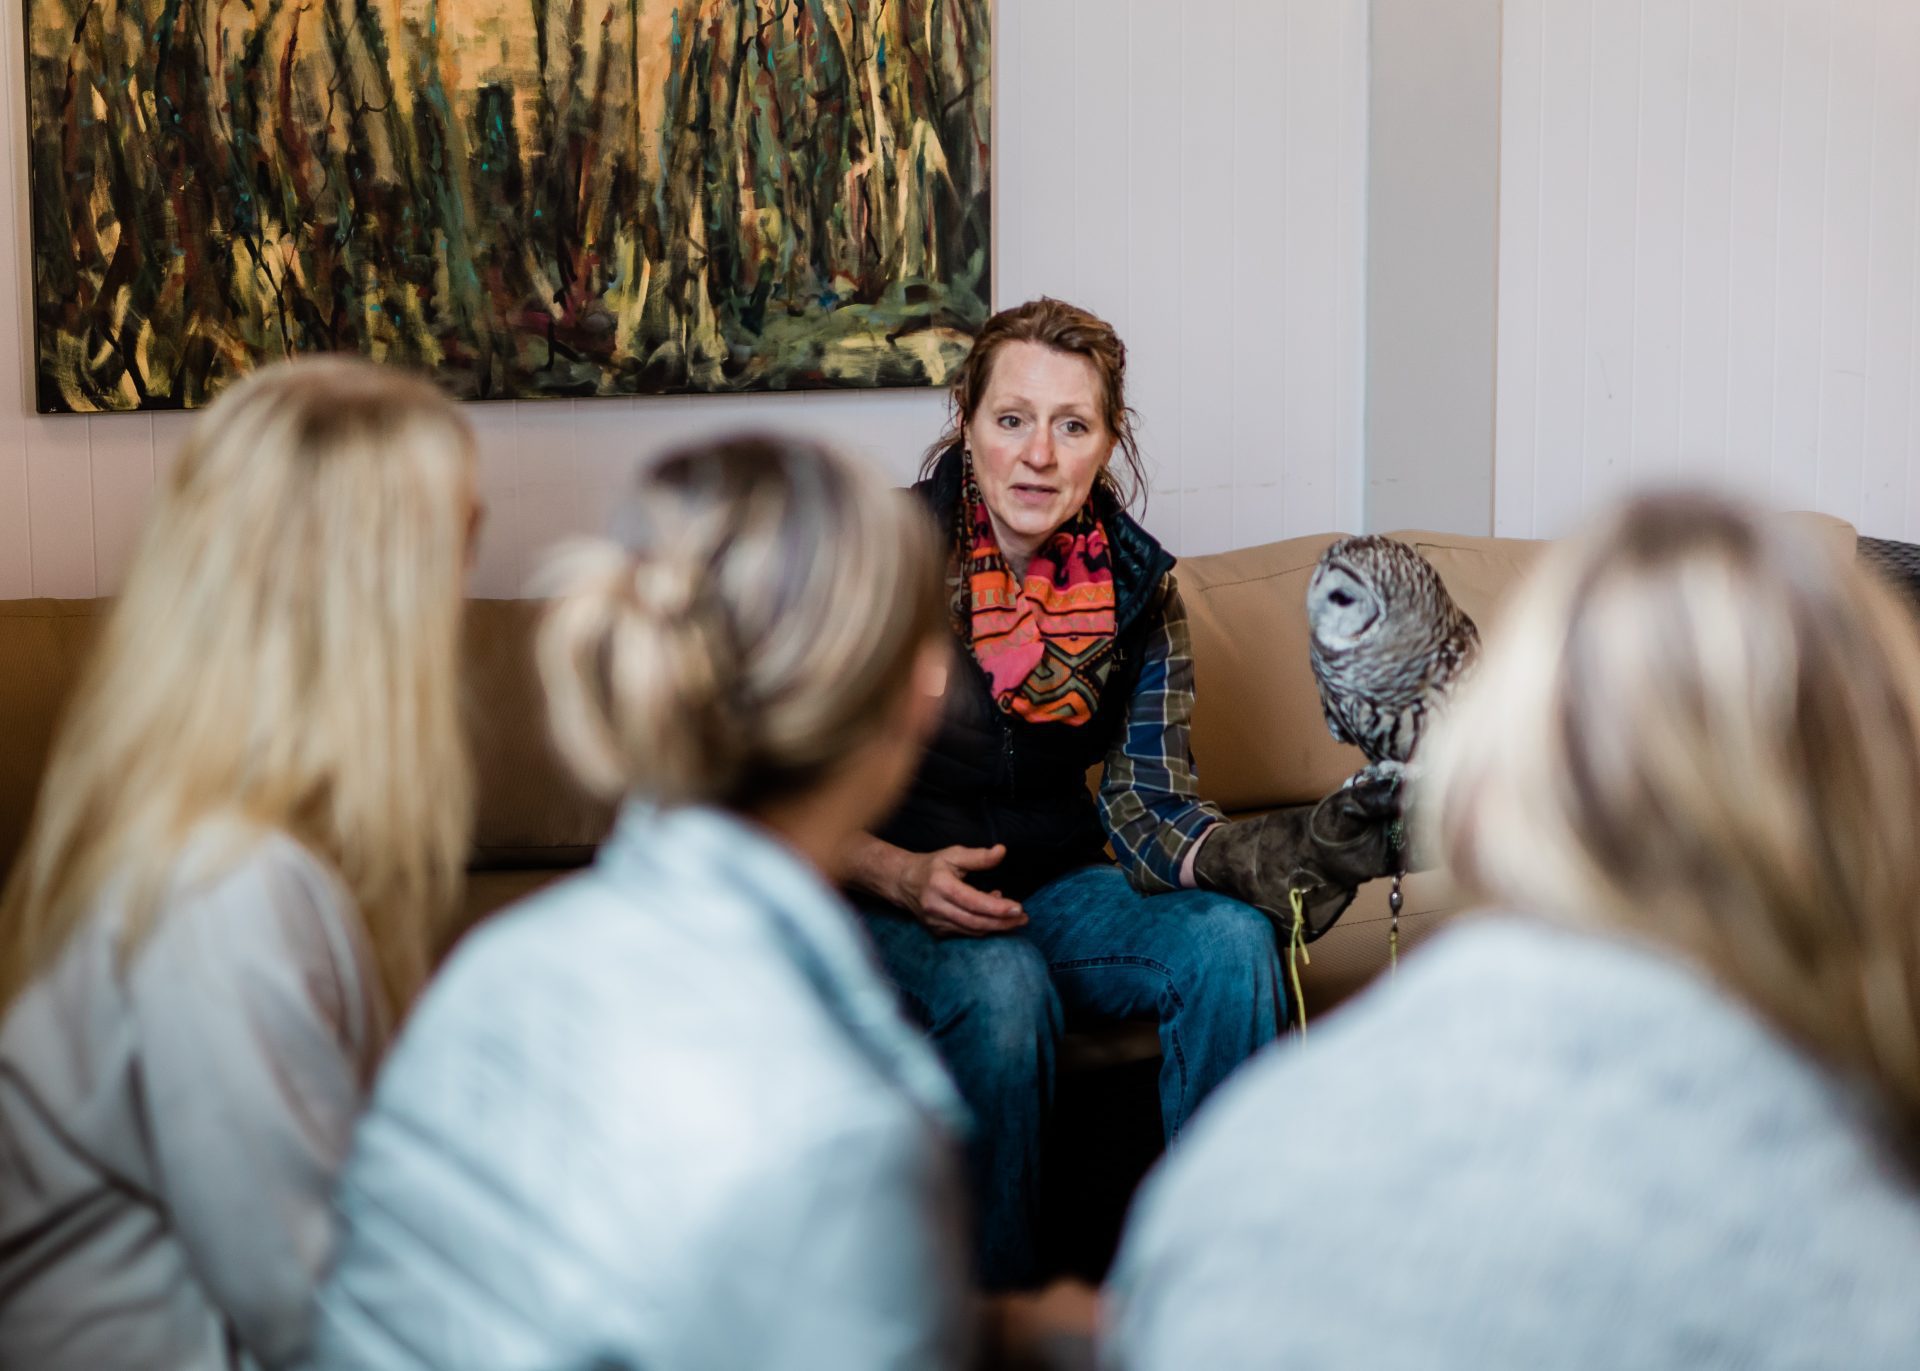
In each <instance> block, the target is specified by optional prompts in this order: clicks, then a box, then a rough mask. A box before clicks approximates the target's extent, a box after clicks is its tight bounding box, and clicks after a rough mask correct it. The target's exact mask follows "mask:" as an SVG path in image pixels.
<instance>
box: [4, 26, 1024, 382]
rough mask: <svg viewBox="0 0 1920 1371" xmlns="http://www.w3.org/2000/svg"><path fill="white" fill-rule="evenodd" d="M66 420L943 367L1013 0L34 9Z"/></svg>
mask: <svg viewBox="0 0 1920 1371" xmlns="http://www.w3.org/2000/svg"><path fill="white" fill-rule="evenodd" d="M27 28H28V34H27V37H28V42H27V60H28V65H29V69H30V70H29V73H28V78H29V87H28V93H29V113H30V122H31V137H32V149H31V157H32V214H33V240H34V241H33V287H34V297H35V330H36V337H35V340H34V342H35V357H36V376H37V393H38V403H39V407H40V409H41V410H42V411H59V410H75V411H96V410H123V409H173V408H183V407H192V406H197V405H201V404H204V403H206V402H207V401H208V400H210V399H211V398H212V397H213V395H215V394H216V393H217V392H218V391H219V390H220V388H221V387H222V386H224V385H225V384H227V383H228V382H229V381H231V380H232V379H233V378H235V377H236V376H238V375H240V374H242V373H244V372H245V371H247V370H248V369H249V368H251V367H254V366H256V365H259V364H261V363H263V362H266V361H271V360H274V359H277V358H280V357H284V356H289V355H292V354H295V353H303V352H338V351H352V352H359V353H363V354H365V355H368V356H371V357H374V358H378V359H385V360H391V361H396V362H402V363H406V364H409V365H413V366H417V367H422V368H425V369H426V370H427V371H428V372H430V373H431V374H432V375H434V376H435V377H436V378H437V379H438V380H439V381H440V382H441V383H442V384H443V385H444V386H445V387H446V388H447V389H448V390H450V391H451V392H452V393H453V394H455V395H458V396H461V397H463V398H468V399H524V398H530V397H542V396H591V395H612V394H638V393H663V392H689V391H693V392H701V391H740V390H781V389H792V388H800V387H821V386H891V385H928V384H940V383H942V382H943V381H945V380H946V379H947V376H948V374H949V372H950V371H951V370H952V368H953V367H954V366H955V364H956V363H957V362H958V361H959V360H960V359H961V358H962V357H964V355H965V353H966V349H967V346H968V344H969V341H970V337H971V334H972V331H973V330H974V329H976V328H977V327H978V326H979V324H980V323H981V322H982V321H983V320H984V319H985V317H986V312H987V301H988V298H989V290H988V287H989V276H988V269H989V263H988V250H989V238H990V218H989V206H988V196H987V187H988V128H989V124H990V105H989V79H988V74H989V56H990V54H989V43H990V31H991V25H990V16H989V0H28V6H27Z"/></svg>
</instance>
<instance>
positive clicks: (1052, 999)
mask: <svg viewBox="0 0 1920 1371" xmlns="http://www.w3.org/2000/svg"><path fill="white" fill-rule="evenodd" d="M952 946H953V948H954V953H955V955H956V957H957V959H958V960H959V962H960V963H961V967H962V970H963V976H962V978H961V983H960V985H959V986H958V987H956V989H957V990H958V992H959V994H958V996H957V997H956V998H957V999H958V1001H959V1002H958V1003H954V1004H950V1005H948V1006H946V1009H947V1011H948V1012H947V1013H946V1014H945V1015H943V1016H942V1017H943V1018H944V1019H945V1020H946V1023H944V1024H943V1025H942V1030H944V1034H945V1035H946V1036H949V1037H954V1036H958V1037H964V1038H966V1039H968V1040H970V1041H972V1042H974V1043H976V1044H979V1045H981V1046H982V1047H986V1048H988V1049H989V1050H991V1051H993V1052H994V1054H995V1055H996V1056H1000V1057H1006V1058H1017V1057H1020V1056H1025V1055H1028V1054H1045V1055H1048V1056H1050V1055H1051V1052H1052V1046H1053V1044H1054V1043H1055V1042H1056V1041H1057V1040H1058V1039H1059V1037H1060V1029H1061V1019H1062V1011H1061V1007H1060V995H1059V992H1058V991H1057V990H1055V989H1054V985H1053V977H1052V976H1051V975H1050V974H1049V973H1048V971H1047V960H1046V958H1045V957H1044V956H1042V955H1041V953H1040V949H1039V948H1037V947H1035V946H1034V945H1033V944H1032V943H1030V942H1028V941H1027V940H1026V939H1024V938H978V939H971V940H968V941H967V942H965V943H963V944H954V945H952ZM937 1031H938V1030H937Z"/></svg>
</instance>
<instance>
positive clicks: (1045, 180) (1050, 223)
mask: <svg viewBox="0 0 1920 1371" xmlns="http://www.w3.org/2000/svg"><path fill="white" fill-rule="evenodd" d="M19 2H20V0H14V8H13V10H12V13H13V16H14V21H15V22H13V23H10V24H6V25H4V26H0V27H4V28H5V35H4V38H0V94H3V95H4V100H3V101H0V133H4V134H5V136H6V138H7V156H8V162H7V184H6V187H5V195H6V197H7V198H6V204H7V206H8V208H9V209H10V210H11V212H12V215H13V220H12V222H13V223H14V225H15V232H14V233H13V234H12V235H11V236H10V237H9V236H8V235H4V234H0V293H3V294H4V298H0V322H4V323H7V324H8V325H9V327H10V328H11V334H10V336H5V337H0V377H5V378H8V379H7V380H6V381H4V382H0V597H17V596H24V595H28V594H51V595H91V594H95V593H106V592H110V591H112V590H114V589H115V588H117V586H118V585H119V582H120V578H121V576H122V574H123V573H124V570H125V563H126V557H127V555H128V553H129V552H130V550H131V547H132V542H133V537H134V533H135V530H136V529H137V527H138V524H139V521H140V519H141V517H142V516H143V515H144V513H145V511H146V509H147V507H148V506H149V504H150V503H151V500H152V492H153V488H154V485H155V482H156V480H159V479H164V478H165V475H166V471H167V468H168V465H169V463H170V461H171V459H172V455H173V453H174V452H175V450H176V449H177V447H178V445H179V443H180V441H181V439H182V438H183V437H184V435H185V431H186V428H187V426H188V424H189V423H190V422H191V419H190V417H189V416H185V415H180V414H174V413H164V414H154V415H132V416H123V415H109V416H95V417H90V418H81V417H75V416H55V417H47V418H42V417H39V416H35V415H34V414H32V412H31V410H32V406H31V400H30V396H29V392H28V385H29V381H28V379H27V357H26V353H25V349H26V347H27V346H28V338H29V331H30V328H31V307H30V297H29V295H28V283H27V281H26V277H25V273H26V270H27V263H26V261H25V245H26V243H27V241H28V239H27V223H28V217H27V204H26V172H25V166H26V160H25V157H26V154H25V133H24V129H23V127H22V125H21V121H22V120H23V118H24V115H25V93H24V91H23V90H22V89H21V82H20V79H19V73H20V71H21V70H22V69H23V62H22V54H21V43H22V39H21V30H22V28H23V25H22V24H21V23H20V22H19V10H18V4H19ZM996 8H997V14H996V24H997V31H996V65H997V72H996V89H995V102H996V116H995V117H996V130H995V136H996V141H995V146H994V150H993V154H994V161H995V201H994V217H995V221H996V224H995V231H996V257H995V287H996V300H997V303H999V304H1002V305H1005V304H1010V303H1015V302H1018V301H1020V300H1024V299H1028V298H1030V297H1032V296H1034V295H1039V294H1043V293H1045V294H1052V295H1058V296H1063V297H1066V298H1069V299H1074V300H1077V301H1081V302H1084V303H1085V304H1086V305H1087V306H1088V307H1090V308H1092V309H1095V310H1097V311H1100V312H1102V313H1104V314H1106V315H1107V316H1108V317H1110V318H1112V319H1113V320H1114V322H1115V323H1116V325H1118V326H1119V328H1120V329H1121V331H1122V335H1123V336H1124V337H1125V338H1126V340H1127V344H1128V349H1129V357H1130V363H1129V379H1130V383H1131V392H1132V393H1131V396H1130V398H1131V399H1132V401H1133V404H1134V407H1135V408H1136V409H1137V410H1138V411H1139V414H1140V437H1141V441H1142V446H1143V448H1144V450H1145V455H1146V458H1147V463H1148V467H1149V471H1150V485H1151V495H1150V500H1149V504H1148V509H1147V524H1148V526H1149V527H1150V528H1151V529H1153V531H1154V532H1155V533H1156V534H1158V535H1159V536H1160V537H1162V538H1164V539H1165V540H1166V541H1167V543H1168V544H1169V545H1170V546H1171V547H1173V548H1174V549H1175V550H1176V551H1180V552H1208V551H1214V550H1217V549H1219V548H1224V547H1229V546H1239V545H1246V544H1250V543H1255V542H1261V541H1265V540H1268V539H1271V538H1275V537H1279V536H1281V535H1282V534H1290V533H1296V532H1305V531H1310V530H1314V529H1330V528H1335V527H1338V528H1348V529H1351V528H1357V527H1358V524H1359V518H1360V492H1361V484H1362V483H1361V460H1362V450H1361V403H1360V395H1359V386H1360V382H1361V375H1362V359H1363V344H1364V340H1363V336H1362V335H1363V331H1364V315H1363V292H1364V271H1365V262H1364V260H1363V250H1364V241H1363V238H1364V230H1363V226H1364V196H1365V186H1366V166H1365V158H1366V65H1367V57H1366V47H1365V38H1366V14H1367V5H1366V3H1365V0H1193V3H1189V4H1185V5H1170V4H1166V3H1164V0H1001V3H999V4H998V6H997V7H996ZM6 332H7V330H5V329H0V333H6ZM464 413H465V414H466V415H467V417H468V419H469V421H470V422H471V423H472V424H473V426H474V429H475V432H476V434H477V436H478V440H479V446H480V453H481V461H480V473H479V485H480V490H481V494H482V496H483V498H484V499H485V501H486V503H487V508H488V516H487V524H486V530H485V533H484V536H483V538H482V541H481V546H480V553H479V558H478V565H477V566H476V568H475V571H474V575H473V578H472V583H471V584H472V588H473V590H474V592H475V593H477V594H483V595H517V594H521V593H524V590H525V587H526V583H527V578H528V576H529V574H530V573H531V572H532V570H533V569H534V568H535V566H536V565H537V564H538V562H539V560H540V555H541V552H542V551H543V550H544V548H545V546H546V545H547V544H548V543H550V542H551V541H552V540H554V539H555V538H558V537H561V536H563V535H565V534H567V533H570V532H574V531H577V530H588V531H594V530H599V529H601V528H603V527H604V525H605V521H606V517H607V514H608V511H609V509H610V507H611V505H612V504H613V502H614V500H615V499H617V497H618V494H619V492H620V490H621V488H622V487H623V485H624V483H625V479H626V476H627V474H628V473H629V472H630V471H631V469H632V465H633V463H634V462H635V461H636V460H637V459H639V458H642V457H644V456H646V455H649V454H651V453H655V452H658V451H661V450H663V449H665V448H667V447H670V446H672V445H674V444H677V443H682V442H687V441H690V440H694V439H696V438H699V437H701V436H703V435H708V434H712V433H716V432H720V431H724V430H732V429H739V428H781V429H788V430H793V431H798V432H803V433H807V434H811V435H813V436H817V437H821V438H825V439H830V440H832V441H834V442H837V443H839V444H841V445H842V446H844V447H846V448H848V449H849V450H851V451H854V452H857V453H860V454H861V455H863V456H865V457H867V458H868V459H870V460H871V461H872V462H873V463H874V465H875V466H876V467H877V468H878V469H879V470H880V471H881V472H882V473H884V474H885V475H886V476H887V477H888V478H889V479H892V480H896V481H905V480H908V479H911V477H912V475H913V473H914V470H915V468H916V466H917V463H918V459H919V456H920V453H921V451H922V449H924V448H925V447H926V445H927V444H928V443H929V442H931V441H932V440H933V438H934V437H935V436H936V435H937V434H938V433H939V431H940V427H941V424H942V421H943V419H944V416H945V400H944V396H942V395H941V394H938V393H936V392H932V391H890V392H811V393H806V394H792V395H759V396H737V397H725V398H722V397H708V396H699V397H687V396H668V397H643V398H638V399H633V400H582V401H528V402H524V403H494V404H481V405H471V406H468V407H466V409H465V410H464Z"/></svg>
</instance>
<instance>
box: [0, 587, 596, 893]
mask: <svg viewBox="0 0 1920 1371" xmlns="http://www.w3.org/2000/svg"><path fill="white" fill-rule="evenodd" d="M111 604H112V602H111V601H110V600H105V599H95V600H0V720H5V724H6V726H5V727H4V728H0V875H3V874H4V873H5V872H6V871H7V870H8V869H9V868H10V867H11V865H12V863H13V859H14V856H15V854H16V853H17V852H18V850H19V847H20V844H21V842H22V841H23V840H24V838H25V837H26V828H27V821H28V818H29V816H30V815H31V813H32V810H33V803H34V798H35V796H36V795H37V794H38V793H39V788H40V778H41V775H42V773H43V772H44V771H45V769H46V763H47V753H48V751H49V750H50V749H51V747H52V744H53V734H54V728H55V726H56V724H57V723H58V720H59V716H60V713H61V711H62V710H63V709H64V708H65V706H66V703H67V700H68V699H69V697H70V696H71V695H72V694H73V689H74V686H75V684H76V683H77V681H78V679H79V675H80V670H81V668H82V666H83V665H84V664H85V661H86V656H87V653H88V651H89V649H90V648H91V647H92V645H93V641H94V637H95V634H96V632H97V631H98V629H99V627H100V625H101V624H102V623H103V622H104V621H105V618H106V614H107V611H108V609H109V607H110V606H111ZM540 608H541V607H540V605H539V604H538V603H535V602H531V601H525V600H470V601H468V602H467V623H466V657H467V660H466V664H465V682H464V685H465V693H466V703H467V720H468V728H469V730H470V734H471V737H472V740H473V749H474V758H475V765H476V768H477V771H478V780H479V813H478V815H477V816H476V819H477V822H476V825H475V833H474V858H473V860H474V865H475V866H476V867H481V868H501V867H515V866H574V865H578V864H580V863H582V862H584V861H586V860H587V859H588V858H589V857H590V856H591V855H592V853H593V849H594V847H595V846H596V845H597V844H598V843H599V842H600V840H601V839H602V838H603V837H605V836H606V833H607V830H608V828H609V827H610V826H611V825H612V818H613V815H612V809H611V807H610V806H608V805H605V804H603V803H601V802H599V801H597V800H595V799H593V798H592V797H591V796H589V795H587V794H586V793H585V792H584V791H583V790H581V788H580V787H579V786H578V785H576V784H575V783H574V781H573V780H572V778H571V777H570V776H569V775H568V773H567V771H566V768H565V767H564V766H563V765H562V764H561V762H560V759H559V757H558V756H556V755H555V753H554V749H553V745H552V743H551V742H550V741H549V738H548V734H547V726H546V710H545V708H544V706H543V703H542V696H541V692H540V686H539V679H538V676H537V674H536V672H535V669H534V662H533V634H534V629H535V626H536V624H537V620H538V615H539V612H540Z"/></svg>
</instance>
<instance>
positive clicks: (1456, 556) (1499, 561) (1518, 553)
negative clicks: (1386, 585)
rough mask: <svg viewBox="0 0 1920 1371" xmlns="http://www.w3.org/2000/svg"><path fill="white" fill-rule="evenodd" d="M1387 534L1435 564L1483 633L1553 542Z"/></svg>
mask: <svg viewBox="0 0 1920 1371" xmlns="http://www.w3.org/2000/svg"><path fill="white" fill-rule="evenodd" d="M1387 536H1388V537H1390V538H1398V539H1399V540H1400V541H1401V542H1403V543H1411V544H1412V545H1413V546H1414V548H1416V549H1417V550H1418V551H1419V553H1420V555H1421V556H1423V557H1425V558H1426V559H1427V560H1428V561H1429V562H1431V563H1433V569H1434V570H1435V571H1437V572H1439V573H1440V580H1441V583H1442V584H1443V585H1445V586H1446V588H1447V593H1448V594H1450V595H1452V596H1453V598H1454V601H1455V603H1457V604H1458V605H1459V606H1460V608H1462V609H1464V610H1466V612H1467V614H1468V615H1469V616H1470V617H1471V618H1472V619H1473V622H1474V623H1475V624H1477V625H1478V626H1479V627H1480V629H1481V631H1482V632H1484V631H1485V630H1486V629H1488V628H1489V627H1491V626H1492V623H1493V621H1494V620H1495V619H1496V618H1497V617H1498V616H1499V610H1500V607H1501V606H1502V605H1504V604H1505V603H1506V600H1507V597H1508V596H1509V595H1510V594H1512V592H1513V590H1514V589H1515V588H1516V587H1517V586H1518V585H1519V584H1520V582H1521V581H1522V580H1523V579H1525V577H1526V574H1527V573H1528V572H1529V571H1531V570H1532V569H1533V567H1534V565H1535V564H1536V563H1538V562H1539V560H1540V557H1541V555H1542V554H1543V553H1544V552H1546V550H1547V548H1548V547H1550V546H1551V544H1549V543H1545V542H1539V541H1536V540H1534V539H1531V538H1474V537H1469V536H1467V535H1465V534H1459V533H1430V532H1427V531H1425V530H1422V529H1408V530H1402V531H1400V532H1396V533H1391V534H1388V535H1387Z"/></svg>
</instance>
